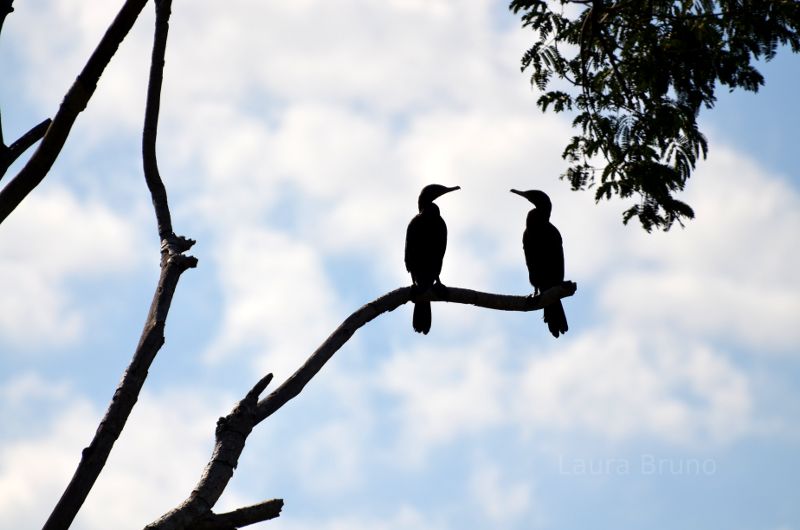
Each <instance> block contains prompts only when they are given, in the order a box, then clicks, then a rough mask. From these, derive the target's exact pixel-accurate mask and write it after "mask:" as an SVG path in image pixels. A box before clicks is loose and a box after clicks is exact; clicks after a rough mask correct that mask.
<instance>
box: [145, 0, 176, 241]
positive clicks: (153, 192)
mask: <svg viewBox="0 0 800 530" xmlns="http://www.w3.org/2000/svg"><path fill="white" fill-rule="evenodd" d="M155 4H156V29H155V37H154V38H153V56H152V59H151V61H150V81H149V83H148V85H147V103H146V105H145V115H144V116H145V117H144V132H143V133H142V165H143V166H144V178H145V181H146V182H147V187H148V188H149V189H150V196H151V197H152V200H153V208H155V211H156V220H157V221H158V235H159V238H160V239H161V240H162V241H163V240H167V239H169V238H171V237H172V236H173V232H172V219H171V216H170V213H169V204H168V202H167V190H166V188H165V187H164V182H163V181H162V180H161V175H160V173H159V171H158V161H157V159H156V137H157V136H158V113H159V109H160V108H161V85H162V82H163V79H164V57H165V54H166V49H167V33H168V32H169V16H170V9H171V7H172V2H171V0H155Z"/></svg>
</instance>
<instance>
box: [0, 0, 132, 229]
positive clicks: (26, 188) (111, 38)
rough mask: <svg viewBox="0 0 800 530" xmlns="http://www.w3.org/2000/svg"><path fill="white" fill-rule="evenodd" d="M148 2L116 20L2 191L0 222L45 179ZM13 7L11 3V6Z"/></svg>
mask: <svg viewBox="0 0 800 530" xmlns="http://www.w3.org/2000/svg"><path fill="white" fill-rule="evenodd" d="M146 3H147V0H126V2H125V3H124V4H123V6H122V8H121V9H120V11H119V13H117V16H116V18H114V21H113V22H112V23H111V25H110V26H109V27H108V29H107V30H106V32H105V34H104V35H103V37H102V39H100V43H99V44H98V45H97V48H95V50H94V52H93V53H92V55H91V56H90V57H89V60H88V61H87V62H86V65H85V66H84V67H83V70H81V73H80V74H78V77H77V79H75V82H74V83H73V85H72V87H71V88H70V89H69V90H68V91H67V94H66V95H65V96H64V100H63V101H62V102H61V106H60V107H59V109H58V112H56V115H55V117H54V118H53V122H52V123H51V124H50V126H49V127H48V128H47V132H46V133H45V135H44V138H42V141H41V143H40V144H39V147H38V148H37V149H36V151H35V152H34V153H33V155H32V156H31V158H30V159H29V160H28V162H27V163H26V164H25V165H24V166H23V167H22V169H20V171H19V173H17V175H16V176H14V178H12V179H11V180H10V181H9V182H8V184H6V186H5V187H4V188H3V189H2V190H0V223H2V222H3V221H4V220H5V219H6V217H8V216H9V215H10V214H11V212H13V211H14V210H15V209H16V207H17V206H19V204H20V203H21V202H22V201H23V199H25V197H27V196H28V194H29V193H30V192H31V191H33V189H34V188H36V186H38V185H39V183H40V182H41V181H42V180H43V179H44V177H45V176H46V175H47V173H48V172H49V171H50V168H51V167H52V166H53V163H54V162H55V160H56V158H57V157H58V155H59V153H61V149H62V148H63V147H64V143H65V142H66V141H67V137H68V136H69V133H70V130H71V129H72V125H73V124H74V123H75V120H76V119H77V118H78V114H80V113H81V112H82V111H83V109H85V108H86V105H87V104H88V103H89V99H90V98H91V97H92V95H93V94H94V92H95V90H96V89H97V83H98V81H99V80H100V76H101V75H103V71H104V70H105V68H106V66H108V63H109V62H111V59H112V57H114V54H115V53H116V52H117V48H119V45H120V43H121V42H122V41H123V40H124V39H125V37H126V36H127V35H128V32H129V31H130V30H131V28H132V27H133V23H134V22H136V19H137V18H138V16H139V13H141V11H142V9H143V8H144V5H145V4H146ZM8 4H9V7H10V2H9V3H8Z"/></svg>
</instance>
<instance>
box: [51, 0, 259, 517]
mask: <svg viewBox="0 0 800 530" xmlns="http://www.w3.org/2000/svg"><path fill="white" fill-rule="evenodd" d="M162 5H166V9H160V8H159V7H160V6H162ZM169 12H170V10H169V0H163V1H161V2H157V9H156V31H155V38H154V46H153V48H154V51H153V67H152V68H151V72H150V75H151V79H150V83H149V84H148V105H147V108H146V111H145V113H146V116H145V123H146V124H147V125H146V127H147V126H149V127H150V130H149V131H145V132H143V137H145V136H146V137H147V139H145V140H143V143H144V144H147V143H148V142H151V141H152V142H153V147H152V158H150V159H149V160H147V161H145V162H144V165H145V166H148V164H150V165H151V167H155V165H156V160H155V145H154V143H155V137H156V134H155V132H156V131H155V129H156V128H157V124H158V116H157V113H158V99H159V97H160V87H161V77H162V69H163V65H164V50H165V45H166V33H167V29H168V27H169V26H168V24H167V23H166V18H168V17H169ZM154 78H157V79H156V81H154ZM145 172H148V170H147V169H145ZM156 179H157V181H156ZM147 182H148V187H149V188H150V189H151V192H153V189H154V188H155V189H156V190H158V188H159V186H160V189H161V192H158V191H156V192H153V193H152V195H153V204H154V206H155V208H156V217H157V220H158V227H159V233H161V232H162V227H163V225H162V221H163V218H164V216H163V213H162V215H159V212H163V211H164V210H166V211H167V214H166V217H167V219H169V207H168V205H167V202H166V191H164V186H163V183H162V182H161V178H160V177H159V176H158V173H157V170H156V173H155V175H153V174H152V172H150V174H149V176H148V177H147ZM169 233H170V236H171V237H169V238H163V239H162V244H161V276H160V278H159V282H158V286H157V288H156V292H155V293H154V295H153V302H152V304H151V306H150V311H149V313H148V315H147V320H146V322H145V326H144V330H143V331H142V335H141V338H140V340H139V344H138V346H137V347H136V351H135V352H134V355H133V359H132V360H131V363H130V365H129V366H128V368H127V370H125V373H124V374H123V376H122V380H121V381H120V383H119V386H118V387H117V390H116V392H115V393H114V397H113V398H112V400H111V404H110V405H109V407H108V410H107V411H106V414H105V416H104V417H103V420H102V421H101V422H100V426H99V427H98V428H97V432H96V433H95V436H94V439H93V440H92V442H91V444H90V445H89V447H87V448H86V449H84V450H83V454H82V456H81V461H80V463H79V464H78V468H77V469H76V470H75V474H74V475H73V477H72V480H70V483H69V484H68V485H67V488H66V490H65V491H64V493H63V494H62V496H61V499H60V500H59V501H58V504H57V505H56V506H55V508H54V509H53V512H52V513H51V514H50V517H49V518H48V520H47V522H46V523H45V525H44V529H45V530H56V529H59V530H63V529H66V528H69V526H70V525H71V524H72V521H73V520H74V519H75V516H76V515H77V513H78V511H79V510H80V507H81V506H82V505H83V502H84V501H85V500H86V496H87V495H88V494H89V491H91V489H92V486H94V483H95V481H96V480H97V477H98V476H99V475H100V472H101V471H102V469H103V467H104V466H105V463H106V461H107V460H108V456H109V454H110V453H111V449H112V448H113V446H114V443H115V442H116V440H117V438H119V435H120V434H121V433H122V429H123V428H124V427H125V423H126V422H127V420H128V417H129V416H130V413H131V411H132V410H133V407H134V405H135V404H136V401H137V400H138V397H139V393H140V391H141V389H142V386H143V385H144V382H145V379H146V378H147V373H148V370H149V368H150V365H151V364H152V362H153V360H154V359H155V356H156V354H157V353H158V351H159V350H160V349H161V346H162V345H163V344H164V340H165V339H164V328H165V325H166V319H167V314H168V313H169V308H170V305H171V303H172V297H173V295H174V293H175V289H176V288H177V285H178V280H179V279H180V276H181V274H182V273H183V272H184V271H186V270H187V269H189V268H192V267H195V266H196V265H197V259H196V258H194V257H192V256H185V255H183V252H184V251H186V250H188V249H189V248H191V246H192V245H193V244H194V241H192V240H190V239H186V238H183V237H180V238H178V237H175V236H174V235H173V234H172V229H171V227H170V228H169ZM265 386H266V385H265ZM256 399H257V398H251V400H252V401H255V400H256Z"/></svg>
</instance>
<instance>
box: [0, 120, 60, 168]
mask: <svg viewBox="0 0 800 530" xmlns="http://www.w3.org/2000/svg"><path fill="white" fill-rule="evenodd" d="M50 123H52V120H51V119H50V118H47V119H46V120H44V121H42V122H41V123H40V124H38V125H35V126H34V127H33V128H32V129H31V130H29V131H28V132H26V133H25V134H23V135H22V136H20V137H19V138H18V139H17V141H15V142H14V143H12V144H11V145H9V146H6V145H5V144H3V135H2V130H1V129H0V179H2V178H3V175H5V174H6V171H8V168H9V167H10V166H11V164H13V163H14V162H15V161H16V160H17V158H19V156H20V155H21V154H22V153H24V152H25V151H27V150H28V148H30V146H32V145H33V144H35V143H36V142H38V141H39V140H41V139H42V137H43V136H44V135H45V133H46V132H47V128H48V127H50ZM0 127H1V124H0Z"/></svg>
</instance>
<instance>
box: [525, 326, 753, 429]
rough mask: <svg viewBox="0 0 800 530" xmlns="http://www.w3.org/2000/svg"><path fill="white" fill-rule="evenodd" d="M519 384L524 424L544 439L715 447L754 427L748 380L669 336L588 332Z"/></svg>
mask: <svg viewBox="0 0 800 530" xmlns="http://www.w3.org/2000/svg"><path fill="white" fill-rule="evenodd" d="M520 383H521V396H520V397H519V399H518V401H517V409H518V412H519V418H520V421H521V422H522V423H523V425H526V426H527V427H528V428H530V429H534V430H536V432H538V433H541V432H542V431H543V430H544V431H550V432H557V431H558V430H564V431H580V432H587V433H591V434H595V435H599V436H601V437H604V438H608V439H611V440H616V441H621V440H624V439H629V438H635V437H640V436H655V437H657V438H659V439H663V440H668V441H670V442H673V443H679V444H683V443H701V444H707V443H712V444H713V443H725V442H728V441H731V440H735V439H737V438H739V437H741V436H742V435H744V434H746V433H747V431H748V429H750V428H751V427H752V424H753V417H752V412H753V411H752V407H753V398H752V394H751V387H750V384H749V381H748V378H747V376H746V375H745V374H744V373H742V372H741V371H740V370H738V369H737V368H736V367H735V366H734V365H732V364H731V363H730V362H729V361H728V360H727V359H726V357H725V356H724V355H722V354H720V353H718V352H714V351H712V350H710V349H709V348H708V347H706V346H703V345H701V344H696V343H692V342H688V341H685V342H684V341H679V340H676V339H674V338H672V339H670V338H667V336H666V335H664V336H661V337H659V336H650V337H648V338H645V337H641V336H638V335H637V334H636V333H635V332H630V331H625V330H623V329H610V330H605V331H585V332H583V333H581V334H580V336H578V337H576V338H575V339H574V340H573V341H572V342H570V343H568V344H567V346H566V347H565V348H560V349H559V350H558V351H553V352H552V353H550V354H548V355H547V356H545V357H542V358H534V359H532V360H531V361H530V363H529V364H528V366H527V368H526V369H525V370H524V372H523V375H522V377H521V381H520Z"/></svg>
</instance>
